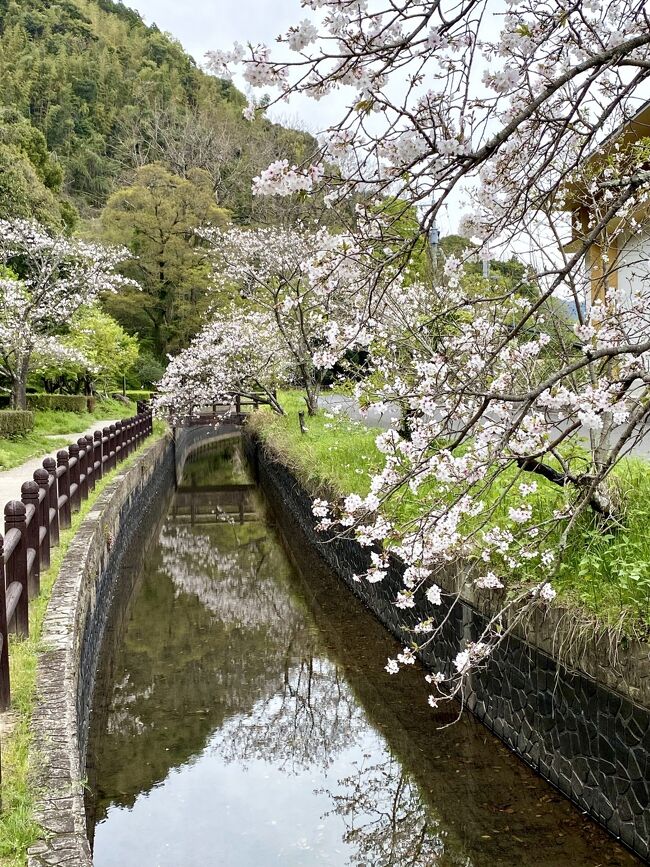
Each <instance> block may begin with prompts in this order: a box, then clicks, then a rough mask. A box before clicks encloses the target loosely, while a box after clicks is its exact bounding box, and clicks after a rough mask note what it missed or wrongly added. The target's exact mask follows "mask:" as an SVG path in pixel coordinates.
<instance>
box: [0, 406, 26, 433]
mask: <svg viewBox="0 0 650 867" xmlns="http://www.w3.org/2000/svg"><path fill="white" fill-rule="evenodd" d="M33 428H34V413H33V412H29V411H27V410H20V409H16V410H13V409H3V410H1V411H0V437H17V436H24V435H25V434H28V433H29V432H30V431H31V430H33Z"/></svg>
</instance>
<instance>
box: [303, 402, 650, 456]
mask: <svg viewBox="0 0 650 867" xmlns="http://www.w3.org/2000/svg"><path fill="white" fill-rule="evenodd" d="M320 403H321V406H322V407H323V409H329V410H333V409H336V410H338V411H340V412H344V413H345V414H346V415H347V416H349V418H351V419H352V420H353V421H361V422H363V423H364V424H365V425H366V426H367V427H376V428H383V429H384V430H386V429H387V428H389V427H390V426H391V425H392V424H396V425H397V427H399V417H400V408H399V406H397V405H396V404H387V406H386V410H385V411H384V412H383V413H380V412H377V410H370V411H369V412H367V413H362V412H361V411H360V410H359V405H358V403H357V401H356V400H355V399H354V398H353V397H347V396H346V395H342V394H323V395H321V400H320ZM393 419H397V421H396V422H394V421H393ZM578 436H580V437H581V438H582V439H583V440H584V442H585V445H587V444H588V442H589V431H588V430H587V429H586V428H581V429H580V431H579V432H578ZM627 454H630V455H633V456H634V457H638V458H646V459H647V460H650V426H648V425H646V426H645V427H644V428H642V429H639V432H638V435H637V437H636V439H633V440H630V443H629V445H627V446H626V447H625V448H624V449H623V452H622V455H627Z"/></svg>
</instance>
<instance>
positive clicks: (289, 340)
mask: <svg viewBox="0 0 650 867" xmlns="http://www.w3.org/2000/svg"><path fill="white" fill-rule="evenodd" d="M201 234H202V236H203V238H204V239H205V240H206V241H208V242H209V243H210V245H211V248H212V251H213V257H214V278H215V284H216V286H217V287H218V288H219V289H220V290H221V291H225V292H229V291H230V292H234V295H235V297H236V298H237V299H238V303H239V304H240V305H241V306H242V309H245V308H248V309H251V310H257V311H261V312H263V313H264V314H265V315H266V316H267V317H268V319H269V321H272V322H273V323H274V324H275V329H276V331H277V338H276V339H277V341H279V343H280V344H281V345H282V346H283V348H284V353H285V355H286V356H287V358H288V359H289V360H290V363H291V366H292V369H293V371H292V375H293V378H294V380H295V381H296V382H297V383H298V384H299V385H300V387H301V388H302V389H303V391H304V395H305V402H306V405H307V410H308V412H309V414H310V415H313V414H314V413H315V412H316V410H317V409H318V398H319V394H320V391H321V388H322V384H323V379H324V376H325V374H326V373H327V371H328V369H330V368H332V367H333V366H334V365H335V364H336V363H337V361H338V360H339V359H341V358H342V357H343V356H344V355H345V353H346V350H347V349H349V348H351V347H356V346H360V345H364V344H366V343H367V342H368V341H369V339H370V331H369V329H368V322H369V311H370V309H371V304H370V299H371V295H372V289H373V287H375V285H376V284H377V275H376V274H375V273H374V269H373V267H372V266H373V262H372V261H371V256H368V255H367V254H366V255H360V252H359V251H356V252H355V254H354V255H352V247H351V244H352V240H351V238H350V237H349V236H348V235H347V234H345V233H341V234H338V235H334V234H331V233H330V232H328V231H327V230H325V229H320V230H309V229H307V228H304V227H300V226H298V227H296V228H294V229H284V228H280V227H272V228H261V229H243V228H239V227H233V228H230V229H228V230H221V229H210V228H207V229H204V230H203V231H202V233H201Z"/></svg>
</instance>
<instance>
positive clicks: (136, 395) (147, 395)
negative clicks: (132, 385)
mask: <svg viewBox="0 0 650 867" xmlns="http://www.w3.org/2000/svg"><path fill="white" fill-rule="evenodd" d="M151 395H152V392H151V391H147V390H142V391H127V392H126V396H127V397H128V398H129V400H151Z"/></svg>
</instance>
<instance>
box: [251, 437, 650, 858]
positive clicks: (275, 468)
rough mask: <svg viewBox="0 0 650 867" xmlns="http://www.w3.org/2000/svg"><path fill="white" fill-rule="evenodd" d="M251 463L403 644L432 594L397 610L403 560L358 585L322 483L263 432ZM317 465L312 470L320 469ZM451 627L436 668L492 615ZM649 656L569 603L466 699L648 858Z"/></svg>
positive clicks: (436, 654) (462, 616)
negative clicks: (317, 501)
mask: <svg viewBox="0 0 650 867" xmlns="http://www.w3.org/2000/svg"><path fill="white" fill-rule="evenodd" d="M246 447H247V452H248V455H249V460H250V461H251V462H252V463H253V464H254V466H255V467H256V472H257V473H258V478H259V482H260V484H261V486H262V489H263V490H264V493H265V495H266V496H267V498H268V499H269V500H270V502H271V503H272V505H273V507H274V509H275V511H276V512H277V513H282V514H283V515H286V516H288V519H289V520H290V521H291V522H292V523H293V524H294V526H295V528H296V531H299V532H300V533H301V534H302V536H304V538H305V539H306V540H307V544H308V545H309V546H310V548H311V549H313V550H314V551H316V552H318V555H319V556H320V557H321V558H322V559H323V560H324V561H325V562H326V563H327V565H328V567H329V568H330V569H331V570H332V571H333V572H334V573H335V574H337V575H338V576H339V578H340V580H341V581H342V582H343V583H344V584H345V585H346V586H347V587H348V588H349V589H350V590H351V591H352V592H353V593H355V595H357V597H359V598H360V599H361V600H362V601H363V603H364V604H365V605H366V606H367V607H368V608H369V609H370V610H371V611H372V612H373V614H374V615H375V616H376V617H377V618H378V619H379V621H380V622H381V623H382V624H383V625H384V626H385V627H386V628H388V629H389V630H390V631H391V633H392V634H393V635H395V636H396V637H397V638H398V639H400V640H401V641H403V642H404V643H410V637H411V634H412V633H411V632H410V630H411V628H412V626H413V625H414V624H415V623H416V622H418V621H420V620H425V619H426V618H427V617H430V616H431V615H432V614H434V611H433V609H432V608H431V606H430V605H429V603H427V602H426V601H424V602H422V603H420V604H419V605H418V606H416V608H415V609H413V610H410V611H405V610H401V609H398V608H396V606H395V605H394V600H395V598H396V595H397V592H398V591H399V589H400V588H401V587H402V586H403V585H402V574H403V566H402V564H401V563H400V562H399V561H398V560H397V559H395V558H392V559H391V564H390V568H389V570H388V574H387V575H386V578H385V579H384V580H383V581H382V582H380V583H379V584H370V583H368V582H364V581H358V580H357V579H356V577H355V576H358V575H362V574H364V573H365V572H366V571H367V569H368V566H369V563H370V552H369V550H368V549H364V548H362V547H361V546H360V545H359V544H358V543H357V542H356V541H355V540H354V539H352V538H345V537H343V536H341V535H340V534H334V533H331V534H330V535H329V536H328V535H327V534H323V533H321V532H317V531H316V529H315V524H316V519H315V518H314V516H313V514H312V508H311V507H312V502H313V491H308V490H307V488H306V487H305V485H304V483H303V482H301V481H300V480H299V479H298V478H297V476H296V474H295V472H292V470H291V469H290V468H289V467H288V466H287V465H286V459H285V460H283V458H284V455H278V454H277V453H274V452H273V450H272V449H269V447H268V446H265V444H264V443H263V442H262V441H261V440H260V439H259V438H256V437H255V436H249V437H248V439H247V443H246ZM316 473H317V470H316V468H314V475H316ZM447 577H448V581H447V586H446V587H445V589H446V590H448V591H449V592H450V593H451V592H456V591H457V590H458V588H459V586H460V584H461V583H462V576H459V575H455V574H453V573H450V574H449V575H448V576H447ZM443 614H445V615H448V616H447V622H446V627H445V630H444V633H443V634H442V635H441V636H440V638H439V639H438V640H437V641H436V642H435V643H434V644H432V645H430V646H429V647H428V648H427V649H426V650H425V651H424V652H423V653H421V654H420V657H421V660H422V662H423V663H424V664H425V665H426V666H427V667H428V668H429V669H434V670H437V669H438V668H439V667H440V664H441V661H445V662H446V661H448V660H451V659H453V658H454V657H455V655H456V654H457V653H458V652H459V651H460V650H461V649H462V648H463V647H464V646H465V644H466V643H467V642H468V641H471V640H475V639H476V636H477V635H479V634H481V632H482V630H483V628H484V626H485V623H486V618H487V617H489V616H490V612H489V609H487V608H486V604H485V603H481V601H480V600H479V599H477V598H476V597H472V596H470V595H468V596H466V597H465V598H463V599H462V600H461V601H460V603H459V604H457V605H455V606H453V608H450V609H448V610H447V611H445V612H443ZM649 683H650V661H649V660H648V650H647V646H644V645H641V644H638V645H634V643H632V642H630V643H628V644H627V645H625V644H624V645H622V646H619V647H615V648H611V647H607V646H603V645H602V644H601V643H600V642H599V641H597V640H596V636H594V635H593V634H592V636H591V638H590V636H589V635H588V634H587V633H585V631H584V630H582V631H581V632H580V634H577V633H576V631H575V621H574V618H572V616H571V612H570V611H562V610H561V609H559V610H558V609H556V610H554V611H547V612H538V613H537V614H536V615H535V619H534V620H533V621H531V622H529V623H528V624H527V625H526V628H525V629H524V628H520V629H519V632H518V634H517V633H515V634H512V635H511V636H510V637H509V638H508V640H507V641H506V642H504V643H503V644H501V645H500V646H499V647H498V648H497V649H496V650H495V652H494V653H493V655H492V657H491V659H490V662H489V664H488V665H487V666H486V667H485V668H484V669H483V670H481V671H479V672H477V673H475V674H473V675H472V676H471V680H470V683H469V688H468V690H467V691H466V693H465V696H464V701H465V705H466V706H467V707H468V708H469V709H470V710H471V711H472V712H473V713H474V714H475V715H476V716H477V717H478V718H479V719H480V720H481V721H482V722H483V723H484V724H485V725H486V726H487V727H488V728H489V729H490V730H491V731H492V732H494V734H496V735H497V736H498V737H499V738H500V739H501V740H502V741H503V742H504V743H505V744H506V745H507V746H508V747H509V748H510V749H511V750H513V751H514V752H515V753H517V755H519V756H520V757H521V758H522V759H523V760H524V761H525V762H526V763H527V764H529V765H530V766H531V767H532V768H533V769H534V770H535V771H536V772H537V773H539V774H540V775H541V776H542V777H543V778H544V779H546V780H548V781H549V782H550V783H551V784H552V785H554V786H555V787H556V788H557V789H559V790H560V791H561V792H562V793H563V794H564V795H565V796H566V797H568V798H569V799H570V800H571V801H573V802H574V803H575V804H576V805H577V806H579V807H580V808H581V809H583V810H584V811H585V812H586V813H588V814H589V815H590V816H592V817H593V818H594V819H596V820H597V821H598V822H599V823H600V824H602V825H603V826H604V827H605V828H606V829H607V830H608V831H609V832H610V833H611V834H612V835H614V836H615V837H617V838H619V839H621V840H622V841H623V842H624V843H625V844H626V845H627V846H629V847H630V848H631V849H632V850H633V851H634V852H635V853H636V854H638V855H639V856H640V857H642V858H644V859H647V858H648V854H649V849H648V844H649V840H650V793H649V786H650V782H649V780H650V712H649V708H650V693H649Z"/></svg>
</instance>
